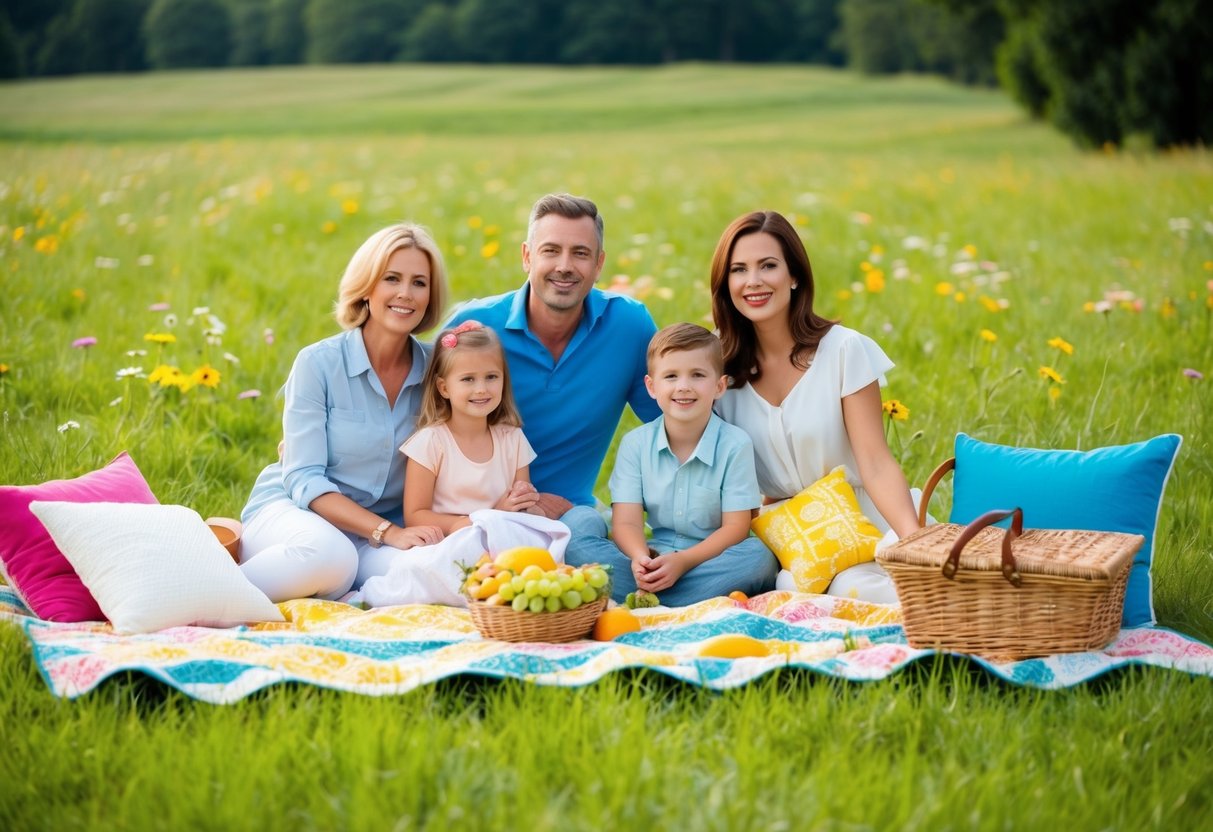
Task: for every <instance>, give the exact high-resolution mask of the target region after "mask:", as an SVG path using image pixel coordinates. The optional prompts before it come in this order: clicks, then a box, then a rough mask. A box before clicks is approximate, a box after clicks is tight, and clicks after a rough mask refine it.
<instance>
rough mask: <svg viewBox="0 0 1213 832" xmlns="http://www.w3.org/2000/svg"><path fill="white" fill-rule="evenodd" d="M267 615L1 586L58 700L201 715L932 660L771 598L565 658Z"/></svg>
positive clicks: (702, 610)
mask: <svg viewBox="0 0 1213 832" xmlns="http://www.w3.org/2000/svg"><path fill="white" fill-rule="evenodd" d="M278 606H279V609H281V610H282V613H283V616H284V617H285V618H286V619H287V620H286V622H285V623H281V624H259V625H254V626H249V627H238V628H234V629H212V628H208V627H175V628H172V629H168V630H162V631H160V632H157V633H151V634H147V635H137V636H119V635H115V634H114V633H113V631H112V630H111V628H110V626H109V625H108V624H95V623H83V624H58V623H53V622H48V621H42V620H39V619H37V618H35V617H34V616H33V615H32V614H31V613H30V611H29V610H28V609H27V608H26V607H25V606H24V605H23V604H22V603H21V601H20V599H19V598H18V597H17V595H16V594H15V593H14V592H13V591H12V589H11V588H9V587H7V586H0V618H4V619H7V620H9V621H12V622H14V623H16V624H17V625H18V626H20V627H21V628H22V629H23V630H24V632H25V633H26V635H27V636H28V637H29V639H30V642H31V644H32V646H33V657H34V660H35V662H37V665H38V668H39V670H40V671H41V673H42V676H43V678H44V679H45V680H46V683H47V685H48V686H49V688H50V690H51V691H52V692H53V693H54V694H55V695H56V696H60V697H64V698H69V699H71V698H75V697H78V696H82V695H84V694H87V693H88V692H89V691H91V690H93V689H95V688H96V687H97V686H98V685H100V684H101V683H102V682H104V681H105V680H106V679H108V678H109V677H111V676H114V675H116V674H124V673H127V672H137V673H142V674H146V675H147V676H150V677H151V678H153V679H157V680H159V681H160V682H162V683H164V684H166V685H169V686H171V687H174V688H176V689H178V690H180V691H182V692H183V693H185V694H187V695H188V696H191V697H193V698H195V699H199V700H201V701H204V702H210V703H214V704H227V703H231V702H235V701H237V700H239V699H241V698H243V697H246V696H248V695H250V694H252V693H255V692H256V691H258V690H261V689H262V688H266V687H269V686H271V685H277V684H282V683H285V682H295V683H301V684H310V685H318V686H320V687H325V688H331V689H334V690H341V691H348V692H351V693H359V694H366V695H371V696H387V695H395V694H402V693H405V692H407V691H410V690H412V689H414V688H417V687H418V686H421V685H426V684H430V683H433V682H436V681H438V680H440V679H445V678H448V677H451V676H458V675H475V676H485V677H490V678H498V679H505V678H514V679H521V680H525V681H528V682H533V683H535V684H542V685H565V686H578V685H587V684H590V683H592V682H594V681H596V680H598V679H601V678H602V677H603V676H605V675H606V674H608V673H611V672H612V671H615V670H620V669H623V668H649V669H651V670H653V671H655V672H658V673H663V674H665V675H667V676H671V677H674V678H676V679H679V680H681V681H683V682H685V683H687V684H690V685H698V686H701V687H705V688H710V689H712V690H725V689H728V688H733V687H738V686H740V685H744V684H746V683H748V682H750V681H753V680H754V679H757V678H759V677H761V676H763V675H765V674H767V673H770V672H772V671H775V670H777V669H780V668H785V667H795V668H804V669H806V670H808V671H810V672H813V673H818V674H821V675H823V676H831V677H836V678H840V679H847V680H851V681H857V682H858V681H868V680H874V679H883V678H885V677H887V676H889V675H891V674H893V673H896V672H898V671H899V670H901V669H902V668H905V667H906V666H907V665H909V664H911V663H913V662H916V661H920V660H922V659H924V658H926V657H929V656H932V655H934V654H935V653H936V652H937V651H934V650H918V649H915V648H912V647H910V646H909V645H908V644H907V642H906V639H905V634H904V632H903V630H902V627H901V623H900V622H901V616H900V610H899V609H898V608H897V607H896V606H886V605H881V604H868V603H864V602H861V601H853V600H848V599H844V598H835V597H832V596H827V595H810V594H805V593H796V592H769V593H766V594H765V595H760V596H757V597H755V598H751V599H750V600H749V601H748V602H745V603H744V604H742V603H738V602H735V601H731V600H729V599H725V598H715V599H712V600H709V601H704V602H702V603H699V604H695V605H694V606H690V607H683V608H674V609H667V608H657V609H653V610H638V611H637V615H638V617H640V619H641V621H642V624H643V627H642V629H641V630H640V631H639V632H634V633H628V634H626V635H623V636H621V637H620V638H619V639H618V640H617V641H614V642H597V641H589V640H586V641H577V642H573V643H570V644H537V643H536V644H530V643H528V644H510V643H506V642H500V641H491V640H485V639H483V638H481V636H480V634H479V633H478V632H477V631H476V628H475V626H474V625H473V624H472V621H471V618H470V616H469V614H468V612H467V610H463V609H455V608H452V607H440V606H430V605H405V606H396V607H382V608H378V609H372V610H360V609H357V608H355V607H352V606H349V605H348V604H341V603H336V602H331V601H319V600H315V599H307V600H297V601H287V602H285V603H282V604H279V605H278ZM726 634H737V635H745V636H750V637H752V638H755V639H760V640H762V641H764V642H765V643H766V646H767V648H768V649H769V651H770V654H769V655H766V656H745V657H741V658H733V659H724V658H713V657H709V656H705V655H703V654H702V650H703V648H704V645H705V642H707V641H708V640H709V639H713V638H714V637H717V636H721V635H726ZM967 658H968V659H969V660H970V661H972V662H974V663H975V664H977V665H980V666H981V667H983V668H985V669H986V670H987V671H988V672H989V673H991V674H992V675H994V676H996V677H998V678H1000V679H1004V680H1006V681H1008V682H1011V683H1013V684H1017V685H1025V686H1030V687H1035V688H1042V689H1057V688H1064V687H1069V686H1071V685H1076V684H1080V683H1082V682H1085V681H1088V680H1090V679H1093V678H1096V677H1098V676H1100V675H1102V674H1104V673H1107V672H1108V671H1111V670H1113V669H1116V668H1120V667H1125V666H1129V665H1149V666H1153V667H1160V668H1167V669H1171V670H1178V671H1182V672H1186V673H1191V674H1200V675H1206V676H1213V648H1211V647H1209V646H1208V645H1205V644H1203V643H1201V642H1199V641H1196V640H1195V639H1192V638H1189V637H1188V636H1185V635H1182V634H1180V633H1176V632H1173V631H1171V630H1167V629H1164V628H1159V627H1142V628H1136V629H1131V630H1122V631H1121V632H1120V634H1119V636H1118V637H1117V638H1116V640H1115V641H1114V642H1113V643H1112V644H1110V645H1109V646H1108V647H1107V648H1106V649H1104V650H1100V651H1097V652H1090V653H1071V654H1065V655H1058V656H1048V657H1044V658H1039V659H1028V660H1024V661H1018V662H1009V663H1005V664H1004V663H997V662H992V661H988V660H985V659H982V658H978V657H973V656H970V657H967Z"/></svg>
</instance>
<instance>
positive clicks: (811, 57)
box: [786, 0, 847, 66]
mask: <svg viewBox="0 0 1213 832" xmlns="http://www.w3.org/2000/svg"><path fill="white" fill-rule="evenodd" d="M839 5H841V0H792V12H791V14H792V17H791V20H790V21H789V25H788V28H789V29H790V30H791V32H790V34H791V38H792V40H791V44H790V45H789V47H788V52H787V55H786V60H789V61H797V62H802V63H810V64H829V65H832V66H842V65H843V64H844V63H846V59H847V56H846V52H845V51H844V50H843V46H842V38H841V37H840V33H839V28H840V27H841V26H842V21H841V20H840V19H839V16H838V7H839Z"/></svg>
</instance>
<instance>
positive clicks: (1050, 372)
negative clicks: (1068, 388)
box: [1036, 366, 1066, 384]
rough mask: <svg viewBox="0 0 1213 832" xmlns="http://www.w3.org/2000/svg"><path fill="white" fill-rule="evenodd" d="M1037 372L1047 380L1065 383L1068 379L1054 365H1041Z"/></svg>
mask: <svg viewBox="0 0 1213 832" xmlns="http://www.w3.org/2000/svg"><path fill="white" fill-rule="evenodd" d="M1036 372H1037V373H1039V374H1040V377H1041V378H1043V379H1044V380H1046V381H1051V382H1053V383H1054V384H1065V383H1066V380H1065V379H1064V378H1062V377H1061V373H1059V372H1057V371H1056V370H1054V369H1053V368H1052V367H1045V366H1041V368H1040V369H1038V370H1037V371H1036Z"/></svg>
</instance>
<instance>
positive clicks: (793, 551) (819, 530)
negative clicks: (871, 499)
mask: <svg viewBox="0 0 1213 832" xmlns="http://www.w3.org/2000/svg"><path fill="white" fill-rule="evenodd" d="M750 528H752V529H753V530H754V534H756V535H758V537H759V539H761V540H762V542H763V543H765V544H766V545H767V548H769V549H770V550H771V551H772V552H774V553H775V557H777V558H779V563H780V564H781V565H782V566H783V568H784V569H787V570H788V571H790V572H791V573H792V577H793V579H795V581H796V588H797V589H798V590H800V591H801V592H825V590H826V587H828V586H829V585H830V581H832V580H834V576H835V575H837V574H838V573H839V572H841V571H842V570H844V569H847V568H849V567H852V566H854V565H855V564H857V563H863V562H865V561H869V560H872V559H873V557H874V556H875V554H876V544H877V542H878V541H879V540H880V538H881V534H880V531H879V530H878V529H877V528H876V527H875V526H873V525H872V522H871V521H870V520H868V518H867V517H864V515H863V513H862V512H861V511H860V510H859V502H858V501H857V500H856V499H855V490H854V489H853V488H851V484H850V483H848V482H847V478H846V468H844V467H842V466H839V467H837V468H835V469H834V470H833V471H831V472H830V473H828V474H826V475H825V476H824V477H822V478H821V479H819V480H818V481H817V482H815V483H813V484H812V485H810V486H809V487H808V488H806V489H805V490H804V491H801V492H800V493H799V494H797V495H796V496H795V497H792V498H791V499H789V500H785V501H784V503H783V504H782V505H780V506H779V507H777V508H773V509H771V510H769V511H766V512H764V513H762V514H760V515H758V516H757V517H755V518H754V521H753V522H752V523H751V524H750Z"/></svg>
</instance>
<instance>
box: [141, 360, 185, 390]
mask: <svg viewBox="0 0 1213 832" xmlns="http://www.w3.org/2000/svg"><path fill="white" fill-rule="evenodd" d="M181 376H182V372H181V370H180V369H179V368H177V367H172V366H170V365H168V364H161V365H159V366H157V367H156V369H154V370H152V371H151V373H149V374H148V377H147V383H148V384H159V385H160V386H161V387H174V386H176V384H177V379H178V378H180V377H181Z"/></svg>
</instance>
